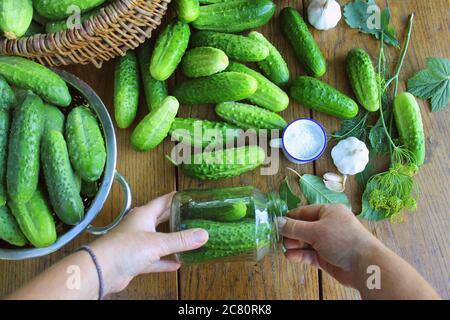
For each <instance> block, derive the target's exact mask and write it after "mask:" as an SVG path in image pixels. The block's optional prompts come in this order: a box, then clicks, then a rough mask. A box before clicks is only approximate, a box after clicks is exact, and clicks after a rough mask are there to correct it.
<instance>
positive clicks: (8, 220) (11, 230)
mask: <svg viewBox="0 0 450 320" xmlns="http://www.w3.org/2000/svg"><path fill="white" fill-rule="evenodd" d="M0 240H3V241H6V242H8V243H9V244H12V245H14V246H17V247H23V246H24V245H26V244H27V238H25V236H24V234H23V233H22V231H21V230H20V227H19V225H18V224H17V221H16V218H14V216H13V215H12V214H11V212H10V211H9V209H8V207H7V206H2V207H0Z"/></svg>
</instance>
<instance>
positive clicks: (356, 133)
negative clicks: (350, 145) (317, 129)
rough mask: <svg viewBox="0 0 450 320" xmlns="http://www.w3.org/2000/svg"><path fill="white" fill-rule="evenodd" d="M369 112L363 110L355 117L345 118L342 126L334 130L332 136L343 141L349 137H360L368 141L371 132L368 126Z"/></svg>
mask: <svg viewBox="0 0 450 320" xmlns="http://www.w3.org/2000/svg"><path fill="white" fill-rule="evenodd" d="M368 115H369V113H368V112H367V111H363V112H361V113H359V114H358V116H356V117H355V118H353V119H349V120H344V121H342V123H341V128H340V129H339V130H338V131H336V132H334V133H333V135H332V136H331V138H332V139H333V140H336V141H341V140H344V139H346V138H349V137H355V138H358V139H359V140H361V141H364V142H365V141H366V140H367V136H368V134H369V128H368V126H367V120H368Z"/></svg>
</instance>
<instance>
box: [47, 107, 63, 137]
mask: <svg viewBox="0 0 450 320" xmlns="http://www.w3.org/2000/svg"><path fill="white" fill-rule="evenodd" d="M42 110H43V114H44V117H45V124H44V135H45V134H46V133H48V132H50V131H51V130H56V131H59V132H61V133H64V121H65V117H64V114H63V113H62V112H61V110H59V109H58V108H57V107H55V106H52V105H50V104H47V103H44V104H43V106H42Z"/></svg>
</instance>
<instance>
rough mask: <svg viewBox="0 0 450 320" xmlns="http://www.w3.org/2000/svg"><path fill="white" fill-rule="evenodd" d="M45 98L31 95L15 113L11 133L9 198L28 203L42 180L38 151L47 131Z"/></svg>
mask: <svg viewBox="0 0 450 320" xmlns="http://www.w3.org/2000/svg"><path fill="white" fill-rule="evenodd" d="M42 106H43V102H42V99H41V98H39V97H38V96H36V95H35V94H33V93H32V92H28V93H27V95H26V97H25V98H24V100H23V102H22V104H21V105H20V106H17V107H16V108H15V110H14V116H13V120H12V125H11V132H10V134H9V147H8V163H7V168H6V182H7V188H8V194H9V197H10V198H11V199H12V200H14V201H17V202H27V201H28V200H30V199H31V197H32V196H33V194H34V192H35V191H36V188H37V185H38V180H39V155H40V152H39V148H40V142H41V137H42V132H43V128H44V115H43V112H42Z"/></svg>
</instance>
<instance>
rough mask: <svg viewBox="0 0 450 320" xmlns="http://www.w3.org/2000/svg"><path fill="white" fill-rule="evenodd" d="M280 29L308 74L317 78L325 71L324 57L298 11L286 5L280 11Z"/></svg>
mask: <svg viewBox="0 0 450 320" xmlns="http://www.w3.org/2000/svg"><path fill="white" fill-rule="evenodd" d="M280 21H281V30H282V31H283V33H284V35H285V36H286V38H287V39H288V41H289V42H290V44H291V45H292V47H293V49H294V52H295V55H296V56H297V59H298V60H299V61H300V62H301V63H302V64H303V66H304V67H305V68H306V70H307V71H308V73H309V74H311V75H312V76H314V77H316V78H318V77H321V76H323V75H324V74H325V72H326V71H327V63H326V60H325V57H324V56H323V54H322V51H320V48H319V45H318V44H317V42H316V40H314V38H313V36H312V34H311V32H309V30H308V26H307V25H306V23H305V21H304V20H303V18H302V16H301V15H300V13H299V12H298V11H297V10H295V9H294V8H291V7H286V8H284V9H283V10H281V13H280Z"/></svg>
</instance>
